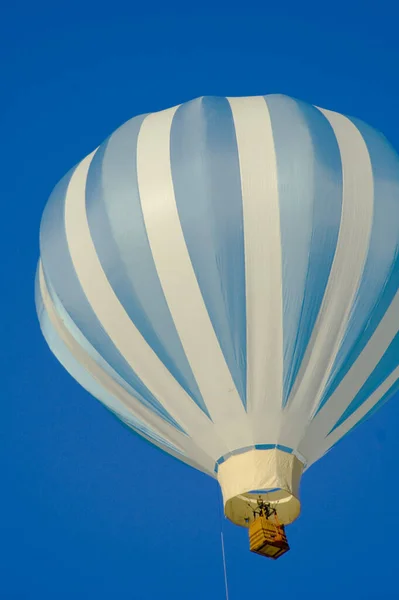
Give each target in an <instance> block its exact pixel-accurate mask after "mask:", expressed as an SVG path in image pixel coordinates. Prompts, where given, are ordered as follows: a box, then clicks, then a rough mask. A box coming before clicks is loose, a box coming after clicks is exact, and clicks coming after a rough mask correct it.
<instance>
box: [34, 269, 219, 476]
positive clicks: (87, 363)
mask: <svg viewBox="0 0 399 600" xmlns="http://www.w3.org/2000/svg"><path fill="white" fill-rule="evenodd" d="M39 285H40V293H41V297H42V301H43V307H44V309H45V311H46V314H47V316H48V318H49V320H50V323H51V325H52V327H53V328H54V331H55V332H56V333H57V334H58V336H59V337H60V339H61V340H62V341H63V343H64V344H65V346H66V348H67V349H68V350H69V352H70V353H71V354H72V356H73V357H74V358H75V359H76V360H77V361H78V362H79V363H80V364H81V365H82V366H83V367H84V368H85V369H86V371H87V372H88V373H89V374H90V375H91V377H92V378H93V379H94V380H95V381H96V382H98V383H99V385H100V386H101V387H102V388H103V389H104V390H105V391H106V392H107V393H108V394H109V395H110V396H111V397H112V398H113V399H114V400H115V403H114V404H115V406H118V405H119V410H120V411H121V413H122V415H121V417H120V418H121V420H124V418H123V417H125V418H126V419H128V418H129V415H132V416H133V417H136V418H137V419H139V420H140V421H142V423H143V424H144V425H145V426H147V427H148V429H149V430H150V431H151V430H152V431H154V433H156V434H157V435H159V436H160V437H163V438H165V440H167V441H170V442H171V443H172V444H173V445H174V446H176V448H177V449H179V450H180V451H182V452H183V453H185V454H186V455H187V456H185V457H182V456H181V455H180V454H176V453H174V452H173V451H172V450H171V449H169V448H166V447H165V446H162V445H160V444H157V443H156V442H155V441H154V440H153V439H151V438H147V436H145V434H142V433H140V435H143V437H145V438H146V439H148V441H150V442H151V443H153V444H154V443H155V445H157V446H158V447H160V448H161V449H162V450H164V451H166V452H169V453H170V454H173V456H176V458H178V459H179V460H183V461H184V462H185V463H187V464H190V465H191V466H194V467H195V468H197V469H200V470H203V471H205V472H207V473H210V474H212V476H213V475H214V461H213V459H212V458H210V457H209V456H207V455H206V454H205V453H204V452H203V451H202V450H201V449H199V448H198V447H197V446H196V445H195V444H194V443H193V440H192V439H191V438H189V437H187V436H186V435H184V434H183V433H181V432H179V431H178V430H177V429H175V428H174V427H173V426H172V425H170V424H169V423H167V422H166V421H164V420H163V419H161V418H160V417H159V416H158V415H156V414H155V413H153V412H152V411H151V410H149V409H147V408H146V407H145V406H144V405H143V404H142V403H141V402H139V401H138V400H137V399H136V398H134V397H133V396H131V395H130V394H128V393H127V392H126V390H125V389H124V388H123V387H122V386H120V385H119V383H118V382H117V381H115V380H114V379H112V378H111V377H110V376H109V375H108V374H107V373H105V371H103V369H101V368H100V367H99V366H98V365H97V363H96V362H95V361H94V360H93V359H92V358H91V356H90V355H89V354H88V353H87V352H86V351H85V350H84V349H83V348H82V346H81V345H80V344H78V342H77V341H76V340H75V339H74V337H73V336H72V335H71V333H70V332H69V331H68V330H67V328H66V327H65V325H64V323H63V321H62V320H61V319H60V317H59V316H58V314H57V312H56V310H55V307H54V304H53V301H52V299H51V297H50V294H49V291H48V287H47V284H46V281H45V277H44V273H43V267H42V264H41V262H40V264H39ZM104 404H106V403H105V402H104ZM115 406H114V405H113V406H109V408H111V409H112V410H115Z"/></svg>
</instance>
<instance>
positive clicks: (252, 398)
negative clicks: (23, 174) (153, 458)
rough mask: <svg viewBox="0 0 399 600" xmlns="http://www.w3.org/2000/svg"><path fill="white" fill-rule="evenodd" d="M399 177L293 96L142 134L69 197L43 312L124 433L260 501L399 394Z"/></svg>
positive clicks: (362, 141)
mask: <svg viewBox="0 0 399 600" xmlns="http://www.w3.org/2000/svg"><path fill="white" fill-rule="evenodd" d="M398 243H399V160H398V156H397V154H396V153H395V152H394V150H393V149H392V148H391V146H390V145H389V143H388V142H387V141H386V139H385V138H384V137H383V136H382V135H381V134H379V133H378V132H376V131H375V130H374V129H372V128H371V127H369V126H367V125H366V124H364V123H362V122H360V121H357V120H355V119H352V118H348V117H345V116H343V115H340V114H337V113H334V112H330V111H328V110H322V109H319V108H317V107H315V106H311V105H308V104H305V103H303V102H300V101H297V100H294V99H292V98H288V97H285V96H281V95H270V96H265V97H248V98H214V97H205V98H200V99H197V100H194V101H192V102H188V103H186V104H182V105H180V106H178V107H174V108H171V109H168V110H165V111H162V112H159V113H154V114H149V115H144V116H139V117H135V118H133V119H132V120H130V121H128V122H127V123H125V124H124V125H122V127H120V128H119V129H118V130H117V131H116V132H115V133H113V134H112V135H111V136H110V137H109V138H108V139H107V140H106V141H105V142H104V143H103V144H101V146H100V147H99V148H97V150H95V151H94V152H93V153H91V154H90V155H89V156H87V157H86V158H85V159H84V160H82V162H80V163H79V164H78V165H77V166H76V167H75V168H73V169H72V170H71V171H70V172H69V173H68V174H67V175H66V176H65V177H64V179H62V180H61V182H60V183H59V184H58V185H57V187H56V188H55V189H54V191H53V193H52V195H51V197H50V199H49V201H48V204H47V206H46V209H45V212H44V215H43V220H42V225H41V239H40V245H41V258H40V262H39V267H38V272H37V280H36V303H37V309H38V314H39V318H40V323H41V328H42V331H43V334H44V336H45V338H46V340H47V343H48V345H49V346H50V349H51V350H52V352H53V353H54V354H55V356H56V357H57V358H58V360H59V361H60V362H61V363H62V364H63V366H64V367H65V368H66V369H67V370H68V371H69V372H70V373H71V375H72V376H73V377H74V378H75V379H76V380H77V381H78V382H79V383H80V384H81V385H82V386H83V387H84V388H85V389H86V390H88V391H89V392H90V393H91V394H92V395H93V396H95V397H96V398H98V399H99V400H100V401H101V402H102V403H103V404H105V405H106V406H107V407H108V408H109V409H110V410H111V411H113V412H114V413H115V414H116V415H117V416H118V417H119V418H120V419H121V420H122V421H123V422H125V423H126V424H127V425H129V427H131V428H132V429H133V430H134V431H136V432H137V433H139V434H140V435H142V436H143V437H144V438H146V439H147V440H149V441H150V442H152V443H153V444H155V445H156V446H159V447H160V448H162V449H163V450H165V451H166V452H168V453H170V454H171V455H173V456H175V457H177V458H179V459H181V460H182V461H184V462H186V463H188V464H189V465H192V466H193V467H196V468H197V469H200V470H202V471H204V472H206V473H208V474H209V475H212V476H214V477H217V478H218V479H219V482H220V484H221V486H222V491H223V496H224V502H225V511H226V514H227V516H228V517H229V518H230V519H231V520H233V521H234V522H236V523H238V524H240V525H246V524H248V522H249V521H248V520H250V519H251V518H252V510H251V503H253V502H254V501H255V498H256V497H257V495H258V494H261V495H262V497H264V498H266V499H269V500H270V501H272V502H274V503H276V505H277V510H278V514H279V516H280V519H281V520H282V522H284V523H289V522H291V521H292V520H294V519H295V518H296V517H297V515H298V513H299V500H298V486H299V480H300V477H301V473H302V471H303V469H304V468H307V467H308V466H309V465H311V464H312V463H313V462H315V461H316V460H318V459H319V458H320V457H321V456H322V455H323V454H324V453H325V452H326V451H327V450H329V448H331V447H332V446H333V445H334V444H335V443H336V442H337V441H338V440H339V439H340V438H341V437H342V436H344V435H345V434H347V433H348V432H349V431H350V430H351V429H352V428H353V427H354V426H355V425H356V424H357V423H359V422H360V421H362V420H363V419H364V418H366V417H367V416H369V415H370V414H371V413H372V412H373V411H375V410H376V409H377V408H378V407H379V406H380V405H381V404H382V403H383V402H384V401H385V400H386V399H387V398H388V397H389V396H391V395H392V394H394V392H395V391H396V389H397V388H398V376H399V366H398V365H399V336H398V335H397V334H398V324H399V296H398V293H397V292H398V286H399V268H398Z"/></svg>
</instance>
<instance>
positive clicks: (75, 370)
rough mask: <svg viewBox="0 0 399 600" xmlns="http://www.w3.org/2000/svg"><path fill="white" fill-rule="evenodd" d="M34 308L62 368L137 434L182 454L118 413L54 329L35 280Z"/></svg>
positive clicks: (134, 421)
mask: <svg viewBox="0 0 399 600" xmlns="http://www.w3.org/2000/svg"><path fill="white" fill-rule="evenodd" d="M35 297H36V309H37V313H38V315H39V320H40V326H41V329H42V333H43V336H44V338H45V340H46V342H47V344H48V346H49V348H50V350H51V351H52V353H53V354H54V356H55V357H56V358H57V360H58V361H59V362H60V364H61V365H62V366H63V367H64V369H65V370H66V371H67V372H68V373H69V374H70V375H71V376H72V377H73V378H74V379H75V380H76V381H77V382H78V383H79V384H80V385H81V386H82V387H83V388H84V389H85V390H86V391H87V392H88V393H89V394H91V395H92V396H93V397H94V398H96V399H97V400H99V401H100V402H101V403H102V404H103V405H104V407H105V408H106V409H107V410H109V411H110V412H111V413H112V414H114V415H115V416H116V417H117V418H118V419H120V420H122V422H125V423H126V424H127V425H128V427H129V428H131V429H132V430H133V431H134V432H135V433H137V434H139V435H140V434H143V435H146V436H148V437H149V438H150V439H152V440H153V441H154V442H157V443H159V444H162V445H163V446H164V447H165V448H169V449H171V450H173V451H174V452H177V453H178V454H182V452H181V450H179V449H178V448H176V447H175V446H174V445H173V444H172V443H171V442H169V441H168V440H166V439H165V438H163V437H162V436H160V435H159V434H158V433H156V432H155V431H153V430H152V429H150V428H149V427H148V426H147V425H145V424H144V423H143V422H142V421H141V420H140V419H138V418H137V417H134V416H133V415H129V417H127V416H122V415H121V414H119V412H118V410H119V407H118V404H119V403H118V401H117V400H116V399H115V398H114V397H113V396H111V395H110V394H109V393H108V392H106V390H105V389H104V388H103V387H102V386H101V385H100V384H99V383H98V382H97V381H96V380H95V379H94V378H93V377H92V376H91V375H90V374H89V373H88V371H86V369H85V368H84V366H83V365H82V364H81V363H79V362H78V361H77V360H76V359H75V357H74V356H73V355H72V354H71V352H70V351H69V350H68V348H67V347H66V345H65V344H64V342H63V341H62V340H61V338H60V337H59V335H58V333H57V332H56V331H55V329H54V327H53V326H52V324H51V321H50V319H49V317H48V314H47V312H46V310H45V308H44V306H43V301H42V298H41V294H40V286H39V284H38V281H37V280H36V285H35Z"/></svg>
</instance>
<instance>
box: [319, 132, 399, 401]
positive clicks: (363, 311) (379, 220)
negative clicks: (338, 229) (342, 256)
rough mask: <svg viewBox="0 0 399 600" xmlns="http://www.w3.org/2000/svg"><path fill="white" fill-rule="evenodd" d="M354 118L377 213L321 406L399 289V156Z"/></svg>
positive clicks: (349, 366) (342, 377)
mask: <svg viewBox="0 0 399 600" xmlns="http://www.w3.org/2000/svg"><path fill="white" fill-rule="evenodd" d="M353 122H354V123H355V125H356V126H357V128H358V129H359V131H360V133H361V134H362V136H363V138H364V140H365V142H366V144H367V147H368V150H369V153H370V159H371V164H372V169H373V176H374V216H373V224H372V231H371V239H370V246H369V252H368V255H367V260H366V264H365V268H364V272H363V276H362V279H361V282H360V286H359V290H358V292H357V294H356V298H355V302H354V308H353V310H352V314H351V317H350V320H349V324H348V327H347V331H346V333H345V337H344V339H343V343H342V345H341V348H340V350H339V352H338V355H337V358H336V361H335V364H334V367H333V370H332V373H331V376H330V378H329V381H328V383H327V387H326V391H325V393H324V395H323V398H322V400H321V403H320V406H319V410H320V408H322V406H324V404H325V403H326V402H327V401H328V399H329V398H330V397H331V395H332V394H333V393H334V391H335V390H336V389H337V387H338V385H339V384H340V383H341V381H342V380H343V379H344V377H345V375H346V374H347V373H348V371H349V369H350V368H351V367H352V365H353V364H354V362H355V361H356V360H357V358H358V357H359V355H360V353H361V352H362V350H363V349H364V348H365V346H366V344H367V342H368V341H369V340H370V338H371V336H372V335H373V333H374V332H375V330H376V328H377V327H378V325H379V323H380V321H381V319H382V317H383V316H384V314H385V312H386V310H387V308H388V306H389V305H390V304H391V302H392V299H393V297H394V296H395V294H396V292H397V290H398V287H399V254H398V249H399V157H398V155H397V154H396V153H395V151H394V150H393V149H392V147H391V146H390V145H389V143H388V142H387V140H386V139H385V138H384V137H383V136H382V135H381V134H380V133H378V132H376V131H375V130H373V129H372V128H371V127H369V126H368V125H365V124H364V123H361V122H359V121H357V120H353ZM348 252H350V247H348Z"/></svg>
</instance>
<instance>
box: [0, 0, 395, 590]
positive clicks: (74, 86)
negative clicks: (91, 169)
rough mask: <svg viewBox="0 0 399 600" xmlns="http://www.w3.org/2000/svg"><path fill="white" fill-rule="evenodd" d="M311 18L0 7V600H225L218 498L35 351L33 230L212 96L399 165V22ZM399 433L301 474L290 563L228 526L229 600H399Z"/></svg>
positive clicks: (356, 14)
mask: <svg viewBox="0 0 399 600" xmlns="http://www.w3.org/2000/svg"><path fill="white" fill-rule="evenodd" d="M300 4H302V3H298V2H294V1H293V0H287V1H286V2H285V3H269V2H264V3H263V7H262V8H259V7H255V6H251V5H250V4H248V3H242V7H241V9H237V10H236V11H235V12H234V11H233V12H231V10H232V9H231V8H230V9H228V8H227V6H226V7H222V6H221V5H219V6H217V5H215V4H214V3H213V4H211V3H209V4H204V3H202V4H201V10H200V12H199V13H198V14H195V13H194V9H192V12H191V13H190V12H189V8H188V7H187V6H186V7H185V9H183V7H182V6H180V7H179V6H177V5H172V4H169V5H168V6H164V5H162V4H159V5H157V4H153V5H151V6H149V7H148V8H147V9H143V8H141V7H140V6H139V5H137V4H135V3H134V2H131V3H129V4H126V5H122V4H120V3H118V2H117V1H116V2H111V3H109V4H107V5H101V3H98V2H96V3H94V2H92V1H91V0H90V1H84V0H82V1H81V3H74V2H73V1H71V2H68V4H66V3H65V4H64V5H61V4H59V3H58V4H57V3H54V2H53V3H51V4H50V3H49V4H48V5H45V4H44V3H40V2H38V3H34V4H33V3H28V2H27V0H24V1H22V2H20V3H19V4H13V5H12V6H11V5H9V6H8V7H7V8H5V9H4V8H3V9H2V18H1V21H2V22H1V24H0V56H1V62H2V66H1V78H0V79H1V81H0V85H1V87H2V89H1V96H0V98H1V100H0V103H1V105H2V110H1V112H0V121H1V132H2V140H3V143H2V160H1V163H2V167H3V169H2V178H1V179H2V220H1V236H0V244H1V254H2V280H3V282H4V287H3V288H2V292H1V313H2V317H3V318H2V321H1V325H0V327H1V339H2V357H1V358H2V360H1V363H0V365H1V366H0V369H1V377H2V382H3V386H2V389H3V394H2V397H1V401H2V419H1V424H0V427H1V432H0V473H1V482H2V486H1V494H0V599H1V600H17V599H18V600H36V599H39V598H40V599H43V600H44V599H46V600H47V599H49V600H50V599H51V600H64V599H68V600H70V599H72V598H73V599H74V600H80V599H83V598H96V599H101V600H102V599H104V600H105V599H106V600H108V599H109V600H141V599H147V598H148V599H150V600H152V599H155V598H162V599H163V598H173V599H176V600H180V599H182V600H183V599H186V598H190V600H205V599H207V600H213V599H219V598H220V599H223V598H224V582H223V568H222V559H221V547H220V528H221V520H220V516H219V505H218V503H219V500H220V499H219V493H218V490H217V485H216V483H215V482H214V481H212V480H211V479H209V478H206V477H205V476H204V475H202V474H200V473H197V472H195V471H193V470H190V469H189V468H187V467H185V466H183V465H180V464H179V463H178V462H177V461H174V460H172V459H170V458H169V457H167V456H165V455H163V454H162V453H160V452H159V451H157V450H155V449H154V448H152V447H150V446H149V445H148V444H146V443H144V442H143V441H142V440H140V439H139V438H137V437H136V436H134V435H133V434H131V433H130V432H129V431H128V430H127V429H126V428H124V427H122V426H121V425H120V424H119V423H118V421H117V420H116V419H114V418H113V417H112V416H111V415H110V414H109V413H108V412H107V411H106V410H105V409H104V408H102V407H101V406H100V405H99V404H98V403H97V402H96V401H95V400H94V399H92V398H90V397H89V396H88V395H87V394H86V393H85V392H84V391H83V390H82V389H80V388H79V387H78V385H77V384H75V382H74V381H73V380H72V379H71V378H70V377H69V376H68V375H67V374H66V373H65V372H64V371H63V370H62V368H61V367H60V366H59V365H58V364H57V362H56V360H55V359H54V358H53V357H52V356H51V354H50V352H49V351H48V349H47V347H46V345H45V343H44V341H43V340H42V338H41V334H40V331H39V327H38V324H37V322H36V315H35V309H34V301H33V280H34V271H35V266H36V261H37V257H38V231H39V222H40V217H41V213H42V210H43V207H44V205H45V202H46V199H47V197H48V195H49V193H50V192H51V189H52V187H53V186H54V185H55V183H56V182H57V181H58V180H59V179H60V178H61V176H62V175H63V174H64V173H65V172H66V171H67V170H68V169H69V168H70V167H72V166H73V165H74V164H75V163H76V162H77V161H79V160H80V159H81V158H82V157H83V156H85V155H86V154H87V153H88V152H90V151H91V150H93V149H94V148H95V147H96V146H97V145H98V144H99V143H101V141H103V139H104V138H105V137H106V136H107V135H108V134H109V133H111V132H112V131H113V130H114V129H115V128H116V127H117V126H118V125H120V124H121V123H123V122H124V121H126V120H127V119H128V118H130V117H132V116H134V115H136V114H140V113H143V112H150V111H154V110H158V109H162V108H166V107H168V106H172V105H174V104H177V103H180V102H183V101H186V100H189V99H191V98H194V97H197V96H199V95H204V94H214V95H252V94H267V93H275V92H281V93H286V94H289V95H293V96H295V97H297V98H301V99H303V100H306V101H309V102H311V103H313V104H317V105H319V106H322V107H325V108H330V109H333V110H337V111H339V112H343V113H345V114H349V115H353V116H356V117H359V118H361V119H363V120H365V121H367V122H369V123H370V124H372V125H373V126H375V127H376V128H378V129H380V130H382V131H383V132H384V133H385V134H386V135H387V137H388V138H389V139H390V140H391V142H392V143H393V144H394V145H395V146H396V148H398V149H399V122H398V116H397V115H398V108H397V107H398V93H399V85H398V79H397V77H398V76H397V65H398V64H399V41H398V36H397V27H396V23H397V20H398V17H399V9H397V8H395V7H394V3H392V5H390V4H389V3H387V2H378V3H375V2H373V3H368V2H367V1H363V2H362V3H360V2H359V3H356V4H355V3H354V2H351V1H350V0H348V1H347V2H343V1H342V0H338V1H337V2H334V3H333V4H329V5H328V6H327V5H326V4H323V3H321V2H318V3H317V4H316V3H313V2H306V3H305V4H306V8H304V7H302V6H299V5H300ZM398 424H399V399H398V398H394V399H392V400H391V401H390V402H389V403H388V404H387V405H385V406H384V407H383V408H382V409H381V410H380V412H379V413H378V414H376V415H375V416H374V417H373V418H372V419H371V420H370V421H368V422H366V423H365V424H364V425H362V426H361V427H360V428H358V429H357V430H356V431H354V432H353V434H352V435H351V436H349V437H348V438H346V439H345V440H343V441H342V443H340V444H339V445H338V446H337V447H336V448H335V449H334V451H333V452H331V453H329V454H328V455H327V456H326V457H324V459H323V460H322V461H320V462H319V463H317V464H316V465H315V466H314V467H312V469H311V470H310V471H309V472H308V473H306V475H305V477H304V479H303V483H302V508H303V512H302V515H301V518H300V519H299V520H298V521H297V522H296V523H295V524H294V525H292V526H291V527H290V528H289V529H288V533H289V539H290V542H291V546H292V550H291V552H290V553H289V554H288V555H287V556H285V557H284V558H283V559H281V560H280V561H277V562H276V563H273V562H269V561H266V560H264V559H262V558H260V557H257V556H253V555H250V553H249V552H248V549H247V545H248V544H247V537H246V532H245V531H244V530H240V529H238V528H235V527H234V526H232V525H230V524H229V523H227V522H225V523H224V525H223V528H224V534H225V543H226V558H227V572H228V579H229V585H230V600H235V599H237V600H238V599H239V598H243V597H244V595H245V596H246V595H248V596H250V595H255V594H257V597H262V598H264V597H270V598H273V597H290V598H293V599H295V600H296V599H298V600H301V599H302V598H303V599H306V600H312V599H313V598H315V599H316V598H323V599H325V600H328V599H330V598H331V599H332V598H334V599H335V598H340V599H346V598H351V599H354V600H363V599H369V598H370V599H371V598H373V599H374V598H387V599H390V598H392V599H395V598H398V597H399V591H398V588H399V585H398V575H397V560H396V557H397V555H398V552H397V539H398V537H399V513H398V511H397V507H396V500H395V499H396V496H397V494H398V493H399V483H398V479H397V477H398V463H397V458H396V457H397V456H398V453H399V436H398V435H397V429H398ZM198 506H201V507H202V510H201V511H199V509H198Z"/></svg>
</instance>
